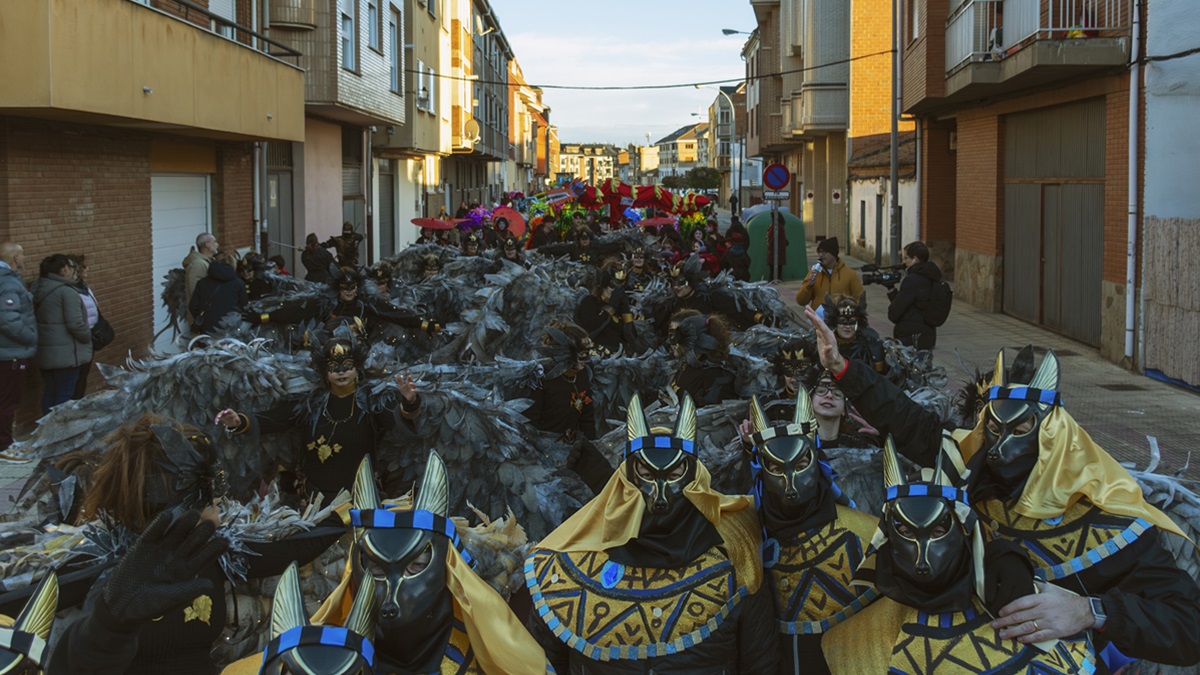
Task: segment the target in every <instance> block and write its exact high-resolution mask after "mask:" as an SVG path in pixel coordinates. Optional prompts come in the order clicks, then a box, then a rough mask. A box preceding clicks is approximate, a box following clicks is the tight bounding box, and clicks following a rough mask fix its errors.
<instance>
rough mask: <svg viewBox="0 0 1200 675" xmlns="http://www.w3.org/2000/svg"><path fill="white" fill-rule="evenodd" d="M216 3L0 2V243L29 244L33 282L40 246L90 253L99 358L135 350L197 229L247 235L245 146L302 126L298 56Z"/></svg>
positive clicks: (249, 152)
mask: <svg viewBox="0 0 1200 675" xmlns="http://www.w3.org/2000/svg"><path fill="white" fill-rule="evenodd" d="M212 5H213V6H212V10H213V11H208V10H207V9H204V8H207V7H208V6H209V3H207V2H201V3H200V7H201V8H202V9H201V10H196V9H192V8H188V7H185V6H183V5H180V4H178V3H175V2H172V1H171V0H148V1H147V2H132V1H131V0H7V1H6V2H4V3H0V81H3V82H4V83H5V86H4V87H3V88H0V240H12V241H16V242H18V243H20V244H22V245H23V246H24V247H25V254H26V261H27V264H26V275H27V276H28V277H30V278H32V277H33V276H34V275H36V271H37V265H38V262H39V261H40V260H41V259H42V258H43V257H45V256H47V255H50V254H52V253H84V254H86V255H87V256H88V262H89V266H90V268H91V277H90V284H91V286H92V288H93V290H94V292H95V293H96V296H97V298H98V300H99V304H100V308H101V311H102V312H103V313H104V316H105V318H106V319H108V320H109V322H110V323H112V325H113V327H114V328H115V330H116V341H115V342H114V343H113V344H112V345H110V346H109V347H107V348H106V349H105V350H104V351H103V352H101V353H100V354H99V355H98V358H99V359H100V360H102V361H109V362H113V361H116V362H120V361H123V360H124V358H125V355H126V354H127V353H132V354H133V355H135V356H142V355H145V354H146V351H147V347H148V345H150V344H151V342H152V341H153V336H154V335H155V333H156V332H157V331H158V330H160V329H162V328H163V327H164V325H165V323H166V315H165V311H164V310H163V309H162V307H161V303H160V302H159V299H158V296H159V293H160V292H161V290H162V289H161V285H160V280H161V278H162V276H163V275H164V274H165V273H166V272H167V271H168V270H169V269H171V268H172V267H178V266H179V264H180V262H181V261H182V260H183V258H184V256H185V255H186V254H187V253H188V251H189V249H190V247H191V246H192V244H193V243H194V240H195V238H196V235H198V234H199V233H201V232H204V231H210V232H212V233H213V234H215V235H216V237H217V239H218V241H219V242H220V243H221V246H222V248H223V249H226V250H232V249H235V248H238V249H245V248H249V247H250V246H252V245H254V244H255V243H256V234H257V226H258V223H257V222H256V220H255V219H256V215H257V214H256V212H255V208H254V196H255V185H256V182H255V180H254V175H255V173H254V168H255V157H256V154H255V147H256V142H258V141H263V140H281V141H296V140H300V139H302V138H303V136H304V107H303V101H304V98H303V95H304V94H303V88H304V75H303V72H302V71H301V70H300V69H299V68H298V67H297V66H296V65H295V58H294V57H295V56H296V55H295V54H294V53H293V52H290V51H289V50H287V49H284V48H282V46H281V45H278V44H272V43H269V42H266V41H264V40H263V39H262V37H261V36H259V35H256V34H254V33H253V32H252V31H251V30H250V29H249V28H246V27H245V25H243V24H241V23H239V22H238V18H239V17H241V16H242V14H241V12H240V9H241V7H242V5H240V4H239V5H236V6H235V5H234V4H233V3H231V2H213V3H212ZM218 10H219V11H218ZM99 379H100V378H92V382H93V383H96V382H98V381H99ZM29 383H30V384H29V386H30V388H31V389H33V390H36V389H39V388H40V381H39V378H37V377H31V378H29ZM35 398H36V396H33V395H27V396H26V397H25V399H24V400H25V403H26V404H27V406H26V407H25V408H24V409H23V410H22V412H21V413H20V415H21V418H23V419H25V420H28V419H30V417H31V415H32V413H33V411H34V410H33V409H34V408H35V407H36V406H34V405H31V404H33V403H34V399H35Z"/></svg>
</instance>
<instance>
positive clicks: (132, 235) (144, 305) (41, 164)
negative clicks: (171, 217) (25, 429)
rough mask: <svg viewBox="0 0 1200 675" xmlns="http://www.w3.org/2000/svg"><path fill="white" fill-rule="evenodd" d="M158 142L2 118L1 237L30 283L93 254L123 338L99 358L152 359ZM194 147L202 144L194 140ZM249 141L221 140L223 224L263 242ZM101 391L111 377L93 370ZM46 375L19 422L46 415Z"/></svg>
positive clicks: (229, 238) (30, 390) (219, 213)
mask: <svg viewBox="0 0 1200 675" xmlns="http://www.w3.org/2000/svg"><path fill="white" fill-rule="evenodd" d="M153 138H154V137H152V136H150V135H147V134H137V133H134V132H126V131H119V130H114V129H109V128H106V127H97V126H86V125H78V124H59V123H54V122H45V121H38V120H26V119H23V118H15V117H0V241H2V240H12V241H15V242H18V243H20V244H21V245H23V246H24V247H25V259H26V270H25V273H26V277H27V278H28V279H30V280H32V278H33V277H35V276H36V274H37V266H38V263H39V262H40V261H41V260H42V259H43V258H44V257H46V256H48V255H50V254H53V253H84V254H86V255H87V257H88V266H89V268H90V278H89V285H90V286H91V287H92V290H93V292H95V294H96V296H97V299H98V300H99V303H100V309H101V311H102V312H103V313H104V316H105V318H106V319H108V321H109V322H110V323H112V325H113V328H114V329H115V330H116V340H115V341H114V342H113V344H112V345H110V346H108V347H107V348H105V349H104V351H102V352H100V354H99V359H100V360H101V361H105V362H108V363H121V362H123V361H124V359H125V355H126V354H130V353H132V354H133V355H134V356H139V357H140V356H145V355H146V353H147V345H148V344H149V342H150V339H151V335H152V333H153V321H154V305H155V303H157V302H158V293H159V290H160V289H159V280H157V279H153V278H152V275H153V270H152V262H151V261H152V260H153V251H152V248H151V246H152V244H151V203H150V201H151V199H150V176H151V167H150V148H151V143H152V140H153ZM191 140H193V141H194V139H191ZM249 148H250V146H249V144H246V143H218V144H217V156H218V170H217V173H216V175H215V176H214V177H213V185H214V199H215V201H216V204H215V210H214V222H215V223H216V226H217V232H218V236H219V238H220V239H221V241H222V242H228V244H230V245H231V246H245V245H249V243H250V242H251V240H252V237H253V227H252V225H251V219H252V213H253V211H252V186H251V184H250V176H251V171H250V167H251V164H252V160H251V156H250V153H249ZM90 384H91V386H92V389H93V390H94V389H96V388H98V387H99V386H101V384H102V378H100V377H99V375H98V374H96V373H93V375H92V377H91V380H90ZM40 397H41V378H40V377H39V376H38V375H37V374H36V373H34V374H33V375H32V376H31V377H30V378H29V382H28V385H27V388H26V392H25V395H24V397H23V399H22V402H23V405H22V407H21V410H20V411H19V413H18V424H28V423H29V422H31V421H32V420H33V419H34V418H36V417H37V414H38V412H39V405H40Z"/></svg>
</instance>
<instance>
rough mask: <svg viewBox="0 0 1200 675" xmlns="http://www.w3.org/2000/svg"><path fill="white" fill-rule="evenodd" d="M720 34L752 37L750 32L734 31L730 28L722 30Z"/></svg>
mask: <svg viewBox="0 0 1200 675" xmlns="http://www.w3.org/2000/svg"><path fill="white" fill-rule="evenodd" d="M721 32H722V33H723V34H725V35H753V33H751V32H750V31H745V30H734V29H732V28H722V29H721Z"/></svg>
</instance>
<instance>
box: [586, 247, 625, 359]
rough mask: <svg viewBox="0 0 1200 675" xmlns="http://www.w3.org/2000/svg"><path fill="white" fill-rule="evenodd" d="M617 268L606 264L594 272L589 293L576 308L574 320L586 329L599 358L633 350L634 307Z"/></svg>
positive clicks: (589, 285)
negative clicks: (619, 278) (620, 281)
mask: <svg viewBox="0 0 1200 675" xmlns="http://www.w3.org/2000/svg"><path fill="white" fill-rule="evenodd" d="M617 270H619V267H618V266H616V265H610V264H608V263H605V265H604V267H602V268H601V269H598V270H595V271H593V272H592V274H591V279H590V283H589V284H588V294H587V295H585V296H583V298H581V299H580V300H579V305H578V306H577V307H576V308H575V323H577V324H578V325H579V327H580V328H582V329H584V330H585V331H587V333H588V336H589V337H590V338H591V339H592V343H593V346H594V348H595V350H596V353H597V354H598V355H599V356H600V357H601V358H607V357H609V356H613V355H614V354H617V353H618V352H621V353H624V354H625V355H627V356H628V355H630V354H631V353H633V352H634V342H635V340H636V335H635V333H634V327H633V320H634V318H633V310H632V308H631V307H630V303H629V297H628V296H627V295H626V294H625V289H624V288H622V287H621V286H620V284H619V283H618V282H617V277H616V275H615V271H617Z"/></svg>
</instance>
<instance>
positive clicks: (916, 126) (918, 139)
mask: <svg viewBox="0 0 1200 675" xmlns="http://www.w3.org/2000/svg"><path fill="white" fill-rule="evenodd" d="M921 119H922V118H920V117H918V118H916V120H915V121H914V122H913V155H914V156H915V157H916V162H917V166H916V171H917V180H916V183H917V193H916V194H917V200H916V202H914V203H913V221H915V222H916V223H917V234H916V236H914V237H913V239H914V240H916V241H925V228H923V227H921V145H922V144H923V142H924V140H925V139H924V137H923V136H922V135H921ZM925 243H926V244H928V243H929V242H927V241H926V242H925Z"/></svg>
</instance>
